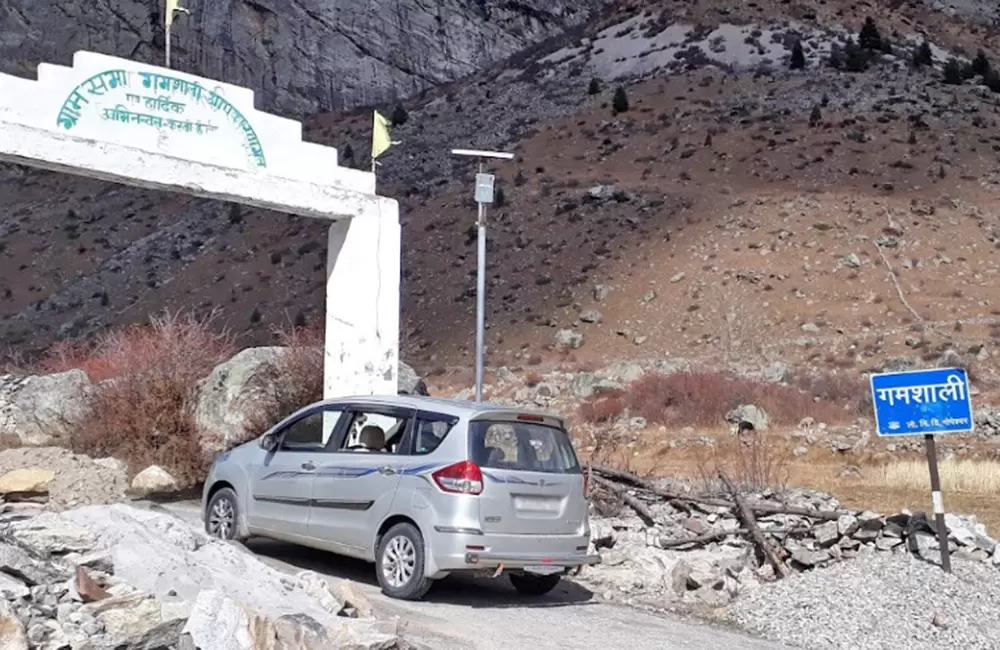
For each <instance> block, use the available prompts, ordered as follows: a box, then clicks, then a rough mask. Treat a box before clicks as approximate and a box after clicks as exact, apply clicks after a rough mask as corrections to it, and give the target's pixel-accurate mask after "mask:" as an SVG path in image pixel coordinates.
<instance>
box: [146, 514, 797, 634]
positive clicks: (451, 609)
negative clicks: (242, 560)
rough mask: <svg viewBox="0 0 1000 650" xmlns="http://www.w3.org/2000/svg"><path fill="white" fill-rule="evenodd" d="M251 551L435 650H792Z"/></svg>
mask: <svg viewBox="0 0 1000 650" xmlns="http://www.w3.org/2000/svg"><path fill="white" fill-rule="evenodd" d="M163 507H164V508H165V509H166V510H167V511H169V512H171V513H172V514H174V515H175V516H177V517H179V518H181V519H184V520H185V521H189V522H191V523H192V524H193V525H197V526H200V525H201V521H200V519H199V505H198V504H195V503H187V502H185V503H175V504H170V505H166V506H163ZM247 546H248V548H250V549H251V550H252V551H253V552H254V553H256V554H257V555H258V556H259V557H260V558H261V559H262V560H264V561H265V562H267V563H268V564H270V565H272V566H274V567H275V568H278V569H283V570H287V571H289V572H296V571H300V570H303V569H309V570H313V571H316V572H317V573H320V574H321V575H325V576H329V577H333V578H346V579H349V580H353V581H355V582H356V583H357V585H358V587H359V588H360V589H361V591H362V592H364V593H365V595H367V596H368V597H369V598H370V599H371V600H372V603H373V606H374V607H375V608H376V610H377V612H378V613H379V614H381V615H384V616H399V617H400V618H401V619H402V620H403V621H405V622H406V628H405V630H406V635H407V636H408V637H409V638H411V639H412V640H414V641H418V642H423V643H426V644H428V645H429V646H430V647H432V648H435V649H437V648H446V649H447V650H510V648H517V647H525V648H527V647H530V648H534V649H535V650H564V649H565V648H582V647H597V648H613V647H614V648H629V650H703V649H704V648H713V650H785V649H787V646H783V645H780V644H777V643H773V642H769V641H760V640H757V639H752V638H749V637H746V636H742V635H740V634H737V633H734V632H730V631H728V630H721V629H717V628H714V627H710V626H707V625H700V624H697V623H693V622H690V621H686V620H682V619H679V618H675V617H668V616H657V615H653V614H648V613H645V612H641V611H638V610H633V609H629V608H625V607H620V606H616V605H609V604H605V603H602V602H600V601H598V600H597V599H596V597H594V596H593V595H592V594H591V593H590V592H589V591H587V590H586V589H584V588H582V587H580V586H578V585H575V584H574V583H572V582H568V581H564V582H563V585H562V586H561V587H560V588H558V589H557V590H556V591H555V592H553V593H552V594H549V595H548V596H546V597H544V598H541V599H533V600H532V601H530V602H529V601H526V600H525V599H524V598H523V597H521V596H518V595H517V594H516V593H515V592H514V590H513V589H512V588H510V587H509V585H508V583H507V581H506V580H490V579H489V578H474V579H473V578H464V577H462V578H457V577H450V578H448V579H446V580H444V581H442V582H441V583H440V584H438V585H436V586H435V588H434V589H433V590H432V591H431V592H430V593H429V594H428V596H427V598H426V600H424V601H421V602H404V601H398V600H391V599H389V598H386V597H385V596H383V595H382V593H381V592H380V591H379V588H378V586H377V585H376V584H375V575H374V569H373V567H372V566H371V565H369V564H366V563H364V562H358V561H355V560H351V559H347V558H340V557H338V556H336V555H332V554H329V553H322V552H319V551H313V550H311V549H306V548H303V547H299V546H294V545H291V544H285V543H280V542H272V541H270V540H250V542H249V543H248V544H247Z"/></svg>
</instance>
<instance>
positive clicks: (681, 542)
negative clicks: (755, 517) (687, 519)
mask: <svg viewBox="0 0 1000 650" xmlns="http://www.w3.org/2000/svg"><path fill="white" fill-rule="evenodd" d="M810 530H811V528H803V527H799V528H768V529H767V530H762V531H761V532H763V533H768V534H774V533H782V534H789V533H808V532H809V531H810ZM749 532H750V529H749V528H737V529H736V530H717V531H715V532H714V533H706V534H704V535H699V536H698V537H692V538H690V539H672V540H670V541H668V542H660V548H677V547H679V546H687V545H688V544H706V543H708V542H714V541H716V540H719V539H725V538H726V537H729V536H730V535H732V536H736V535H746V534H748V533H749Z"/></svg>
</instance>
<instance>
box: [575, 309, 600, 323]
mask: <svg viewBox="0 0 1000 650" xmlns="http://www.w3.org/2000/svg"><path fill="white" fill-rule="evenodd" d="M603 320H604V314H602V313H601V312H599V311H597V310H596V309H585V310H583V311H582V312H580V321H581V322H584V323H593V324H595V325H596V324H598V323H600V322H601V321H603Z"/></svg>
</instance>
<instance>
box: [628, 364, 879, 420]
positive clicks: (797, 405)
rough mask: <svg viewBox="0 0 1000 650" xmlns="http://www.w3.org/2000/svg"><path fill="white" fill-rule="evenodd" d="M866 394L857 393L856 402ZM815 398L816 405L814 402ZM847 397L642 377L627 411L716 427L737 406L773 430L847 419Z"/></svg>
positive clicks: (706, 377) (724, 381)
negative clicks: (761, 413)
mask: <svg viewBox="0 0 1000 650" xmlns="http://www.w3.org/2000/svg"><path fill="white" fill-rule="evenodd" d="M864 396H865V392H864V391H863V390H862V391H861V392H860V393H855V394H853V395H852V397H853V398H854V399H855V400H859V399H863V398H864ZM815 398H818V400H819V401H817V399H815ZM850 403H851V402H849V401H847V397H845V396H843V395H839V394H837V395H833V394H831V397H830V398H829V399H826V398H825V397H824V396H823V395H818V394H814V393H810V392H808V391H805V390H802V389H801V388H800V387H798V386H791V385H785V384H773V383H768V382H763V381H757V380H753V379H744V378H739V377H734V376H731V375H728V374H724V373H718V372H675V373H670V374H663V373H646V374H645V375H643V376H642V377H640V378H639V379H637V380H635V381H634V382H632V384H630V385H629V387H628V390H627V391H626V395H625V405H626V406H627V407H628V409H629V411H630V412H631V413H634V414H637V415H641V416H642V417H644V418H645V419H646V420H647V421H648V422H650V423H657V424H666V425H675V426H706V427H710V426H718V425H721V424H724V418H725V415H726V413H727V412H728V411H730V410H732V409H733V408H735V407H737V406H739V405H741V404H755V405H757V406H759V407H761V408H762V409H764V410H765V411H766V412H767V413H768V415H769V416H770V417H771V421H772V422H773V423H774V424H778V425H782V424H795V423H797V422H799V421H800V420H802V418H804V417H807V416H811V417H814V418H817V419H820V418H822V419H825V420H827V421H838V420H841V419H843V418H844V417H845V416H848V415H850V413H849V412H848V411H846V410H845V408H844V406H845V404H850Z"/></svg>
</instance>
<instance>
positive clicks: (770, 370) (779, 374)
mask: <svg viewBox="0 0 1000 650" xmlns="http://www.w3.org/2000/svg"><path fill="white" fill-rule="evenodd" d="M760 377H761V379H763V380H764V381H766V382H768V383H772V384H780V383H781V382H783V381H785V378H786V377H788V365H787V364H784V363H782V362H780V361H775V362H774V363H770V364H768V365H766V366H764V367H763V368H761V371H760Z"/></svg>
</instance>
